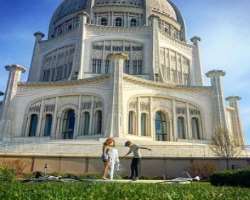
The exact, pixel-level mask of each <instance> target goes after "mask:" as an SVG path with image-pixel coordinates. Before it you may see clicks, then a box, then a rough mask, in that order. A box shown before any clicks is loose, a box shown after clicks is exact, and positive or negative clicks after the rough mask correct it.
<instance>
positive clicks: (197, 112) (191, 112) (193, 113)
mask: <svg viewBox="0 0 250 200" xmlns="http://www.w3.org/2000/svg"><path fill="white" fill-rule="evenodd" d="M190 114H191V115H200V114H201V113H200V111H199V110H197V109H190Z"/></svg>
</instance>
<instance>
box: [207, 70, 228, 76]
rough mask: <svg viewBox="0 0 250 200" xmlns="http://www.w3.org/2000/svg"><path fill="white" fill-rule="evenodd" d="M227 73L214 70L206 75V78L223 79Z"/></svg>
mask: <svg viewBox="0 0 250 200" xmlns="http://www.w3.org/2000/svg"><path fill="white" fill-rule="evenodd" d="M225 75H226V72H225V71H223V70H212V71H209V72H207V73H206V76H207V77H208V78H215V77H221V76H225Z"/></svg>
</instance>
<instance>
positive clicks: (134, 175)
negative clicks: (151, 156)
mask: <svg viewBox="0 0 250 200" xmlns="http://www.w3.org/2000/svg"><path fill="white" fill-rule="evenodd" d="M125 147H128V148H129V152H128V153H127V154H126V155H125V156H124V157H126V156H128V155H129V154H131V153H133V159H132V162H131V166H130V169H131V176H130V179H132V180H135V181H136V180H138V179H139V177H140V167H141V157H142V156H141V152H140V149H145V150H148V151H152V150H151V149H150V148H146V147H141V146H138V145H136V144H133V143H132V142H131V141H127V142H125Z"/></svg>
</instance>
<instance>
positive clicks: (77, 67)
mask: <svg viewBox="0 0 250 200" xmlns="http://www.w3.org/2000/svg"><path fill="white" fill-rule="evenodd" d="M79 17H80V27H79V30H80V41H79V43H78V51H76V56H75V57H76V60H75V62H74V66H73V67H72V72H71V76H73V77H71V79H83V78H84V70H86V69H84V66H86V65H85V64H84V62H85V51H84V50H85V38H86V24H87V19H88V16H87V13H85V12H82V13H81V14H80V15H79ZM75 72H78V77H74V76H75Z"/></svg>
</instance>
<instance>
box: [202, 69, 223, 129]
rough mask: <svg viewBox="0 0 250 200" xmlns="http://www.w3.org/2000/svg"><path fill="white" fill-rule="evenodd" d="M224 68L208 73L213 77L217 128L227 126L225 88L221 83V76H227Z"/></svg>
mask: <svg viewBox="0 0 250 200" xmlns="http://www.w3.org/2000/svg"><path fill="white" fill-rule="evenodd" d="M225 74H226V73H225V72H224V71H222V70H212V71H209V72H208V73H206V76H207V77H208V78H210V79H211V85H212V90H213V100H214V102H213V103H214V120H215V121H214V122H215V127H217V128H227V124H226V114H225V102H224V90H223V86H222V83H221V77H223V76H225Z"/></svg>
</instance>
